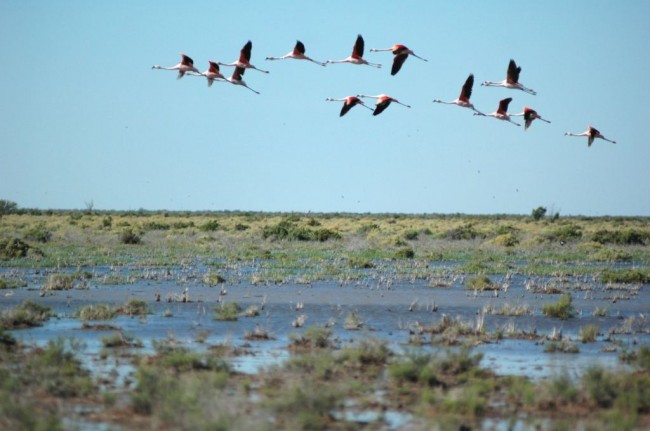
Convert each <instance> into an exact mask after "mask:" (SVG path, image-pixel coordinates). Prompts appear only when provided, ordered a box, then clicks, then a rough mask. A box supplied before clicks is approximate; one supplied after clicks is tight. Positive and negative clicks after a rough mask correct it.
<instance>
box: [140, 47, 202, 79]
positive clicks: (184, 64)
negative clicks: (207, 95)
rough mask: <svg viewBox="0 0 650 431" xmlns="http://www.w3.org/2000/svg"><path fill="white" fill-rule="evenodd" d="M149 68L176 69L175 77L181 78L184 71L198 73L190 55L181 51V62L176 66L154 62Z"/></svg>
mask: <svg viewBox="0 0 650 431" xmlns="http://www.w3.org/2000/svg"><path fill="white" fill-rule="evenodd" d="M151 68H152V69H162V70H178V76H177V77H176V79H181V78H182V77H183V76H185V73H187V72H196V73H199V69H197V68H196V67H194V60H192V59H191V58H190V57H188V56H187V55H185V54H183V53H182V52H181V62H180V63H178V64H177V65H176V66H170V67H164V66H160V65H159V64H154V65H153V66H151Z"/></svg>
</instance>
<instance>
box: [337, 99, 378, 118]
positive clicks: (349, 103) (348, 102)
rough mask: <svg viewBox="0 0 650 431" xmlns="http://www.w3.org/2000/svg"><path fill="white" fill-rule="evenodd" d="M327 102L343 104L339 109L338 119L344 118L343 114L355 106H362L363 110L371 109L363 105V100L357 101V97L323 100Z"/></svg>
mask: <svg viewBox="0 0 650 431" xmlns="http://www.w3.org/2000/svg"><path fill="white" fill-rule="evenodd" d="M325 101H327V102H343V107H342V108H341V113H340V114H339V117H342V116H344V115H345V114H347V113H348V111H349V110H350V109H352V108H354V107H355V106H356V105H360V106H363V107H364V108H368V109H370V110H371V111H372V108H369V107H367V106H366V105H365V103H363V100H361V99H359V98H358V97H357V96H348V97H345V98H343V99H332V98H331V97H328V98H327V99H325Z"/></svg>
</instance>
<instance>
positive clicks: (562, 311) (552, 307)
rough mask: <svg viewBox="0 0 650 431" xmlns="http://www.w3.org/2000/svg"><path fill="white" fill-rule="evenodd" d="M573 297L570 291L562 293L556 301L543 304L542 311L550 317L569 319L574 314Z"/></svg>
mask: <svg viewBox="0 0 650 431" xmlns="http://www.w3.org/2000/svg"><path fill="white" fill-rule="evenodd" d="M572 301H573V298H572V297H571V294H570V293H564V294H562V296H560V299H559V300H558V302H556V303H554V304H544V306H543V307H542V312H543V313H544V314H545V315H547V316H550V317H557V318H559V319H562V320H567V319H570V318H571V317H573V316H574V314H575V308H574V307H573V304H572Z"/></svg>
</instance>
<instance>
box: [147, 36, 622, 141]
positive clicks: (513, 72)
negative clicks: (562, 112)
mask: <svg viewBox="0 0 650 431" xmlns="http://www.w3.org/2000/svg"><path fill="white" fill-rule="evenodd" d="M252 50H253V43H252V42H251V41H250V40H249V41H248V42H247V43H246V44H245V45H244V46H243V48H242V49H241V51H240V55H239V59H238V60H237V61H234V62H232V63H221V62H218V61H208V63H209V64H210V67H209V68H208V69H207V70H206V71H205V72H203V73H201V72H199V71H198V69H197V68H196V67H194V61H193V60H192V59H191V58H190V57H188V56H187V55H185V54H182V53H181V62H180V63H178V64H177V65H175V66H170V67H163V66H160V65H154V66H152V69H162V70H177V71H178V77H177V78H178V79H180V78H182V77H183V76H185V75H186V74H187V75H190V76H203V77H205V78H207V80H208V86H211V85H212V84H213V83H214V81H216V80H222V81H226V82H230V83H231V84H234V85H241V86H243V87H246V88H247V89H249V90H250V91H253V92H255V93H256V94H260V93H259V92H258V91H255V90H253V89H252V88H250V87H249V86H248V85H247V84H246V82H245V81H244V79H243V76H244V73H245V72H246V69H254V70H258V71H260V72H263V73H269V71H268V70H262V69H259V68H257V67H255V66H253V65H252V64H251V62H250V60H251V52H252ZM377 51H391V52H392V53H393V65H392V68H391V75H396V74H397V73H398V72H399V71H400V69H401V68H402V66H403V65H404V62H405V61H406V59H407V58H408V57H409V55H412V56H413V57H416V58H418V59H420V60H422V61H427V60H426V59H424V58H422V57H419V56H418V55H416V54H415V53H414V52H413V51H412V50H410V49H409V48H407V47H406V46H404V45H400V44H395V45H393V46H392V47H390V48H385V49H376V48H372V49H370V52H377ZM363 52H364V40H363V37H362V36H361V35H358V36H357V40H356V41H355V43H354V46H353V47H352V53H351V54H350V56H349V57H346V58H344V59H343V60H327V61H326V62H325V63H322V62H319V61H316V60H313V59H311V58H309V57H308V56H307V55H305V45H304V44H303V43H302V42H300V41H297V42H296V46H295V47H294V48H293V51H291V52H290V53H288V54H286V55H284V56H282V57H266V59H267V60H286V59H294V60H307V61H311V62H312V63H315V64H317V65H319V66H326V65H327V64H334V63H351V64H357V65H367V66H372V67H377V68H380V67H381V64H377V63H370V62H368V61H366V59H364V58H363ZM220 65H221V66H234V68H235V71H234V72H233V74H232V76H230V77H225V76H224V75H222V74H221V72H220V70H219V66H220ZM520 72H521V67H519V66H517V64H516V63H515V61H514V60H510V63H509V64H508V71H507V73H506V79H504V80H503V81H498V82H492V81H485V82H483V83H482V84H481V85H484V86H492V87H504V88H509V89H512V90H521V91H523V92H525V93H528V94H532V95H535V94H537V93H536V92H535V91H534V90H532V89H530V88H526V87H525V86H524V85H523V84H521V83H520V82H519V74H520ZM473 86H474V75H472V74H470V75H469V76H468V77H467V79H466V80H465V83H464V84H463V87H462V89H461V92H460V95H459V96H458V98H457V99H455V100H452V101H449V102H444V101H442V100H438V99H436V100H434V102H436V103H445V104H450V105H457V106H460V107H462V108H468V109H471V110H473V111H474V115H480V116H484V117H494V118H496V119H498V120H502V121H507V122H509V123H511V124H514V125H516V126H520V124H519V123H517V122H515V121H513V120H512V119H511V117H524V130H527V129H528V128H529V127H530V125H531V124H532V122H533V121H534V120H536V119H537V120H541V121H544V122H546V123H550V121H548V120H545V119H543V118H542V117H541V116H540V115H539V114H538V113H537V112H536V111H535V110H534V109H531V108H528V107H525V108H524V110H523V112H521V113H519V114H508V105H509V104H510V102H511V101H512V97H508V98H505V99H502V100H500V101H499V107H498V109H497V110H496V111H495V112H492V113H490V114H484V113H482V112H480V111H479V110H478V109H476V108H475V107H474V105H473V104H472V103H471V102H470V100H469V99H470V97H471V96H472V87H473ZM362 98H373V99H376V103H375V109H374V110H373V109H372V108H369V107H368V106H366V105H365V103H364V102H363V100H361V99H362ZM325 100H326V101H330V102H343V107H342V108H341V113H340V116H341V117H342V116H343V115H345V114H347V112H348V111H349V110H350V109H352V108H353V107H354V106H357V105H359V106H363V107H365V108H368V109H370V110H372V111H373V113H372V115H379V114H381V113H382V112H383V111H384V110H385V109H386V108H388V106H389V105H390V104H391V103H392V102H395V103H397V104H400V105H403V106H406V107H407V108H410V106H409V105H406V104H404V103H402V102H400V101H399V100H397V99H395V98H394V97H391V96H388V95H386V94H380V95H377V96H366V95H363V94H358V95H356V96H348V97H345V98H342V99H333V98H327V99H325ZM565 135H566V136H586V137H587V145H588V146H589V147H591V144H593V142H594V140H595V139H596V138H598V139H603V140H605V141H607V142H611V143H613V144H615V143H616V141H612V140H610V139H607V138H606V137H605V136H603V135H602V134H601V133H600V132H599V131H598V130H596V129H595V128H594V127H592V126H589V128H588V129H587V130H586V131H584V132H582V133H571V132H566V133H565Z"/></svg>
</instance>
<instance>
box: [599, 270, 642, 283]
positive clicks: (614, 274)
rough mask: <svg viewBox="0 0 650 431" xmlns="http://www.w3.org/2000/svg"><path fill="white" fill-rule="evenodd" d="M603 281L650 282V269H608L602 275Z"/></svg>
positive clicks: (601, 279)
mask: <svg viewBox="0 0 650 431" xmlns="http://www.w3.org/2000/svg"><path fill="white" fill-rule="evenodd" d="M600 281H601V282H602V283H641V284H649V283H650V270H648V269H647V268H625V269H607V270H605V271H603V273H602V275H601V276H600Z"/></svg>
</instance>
